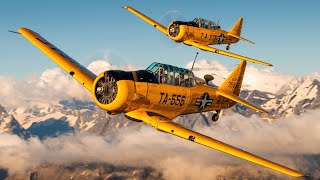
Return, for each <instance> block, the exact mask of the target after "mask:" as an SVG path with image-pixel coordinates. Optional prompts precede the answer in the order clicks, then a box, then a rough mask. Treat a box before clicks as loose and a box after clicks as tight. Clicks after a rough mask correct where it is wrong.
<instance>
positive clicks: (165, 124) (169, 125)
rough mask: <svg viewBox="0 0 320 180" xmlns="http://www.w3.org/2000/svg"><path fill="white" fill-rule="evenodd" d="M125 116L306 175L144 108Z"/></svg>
mask: <svg viewBox="0 0 320 180" xmlns="http://www.w3.org/2000/svg"><path fill="white" fill-rule="evenodd" d="M126 116H129V117H130V118H133V119H137V120H142V121H143V122H145V123H146V124H148V125H150V126H152V127H154V128H155V129H157V130H159V131H163V132H166V133H169V134H172V135H175V136H178V137H181V138H183V139H187V140H189V141H192V142H195V143H198V144H201V145H204V146H207V147H209V148H213V149H216V150H218V151H221V152H224V153H227V154H230V155H233V156H236V157H238V158H241V159H245V160H247V161H251V162H253V163H256V164H259V165H261V166H265V167H268V168H270V169H273V170H276V171H279V172H282V173H284V174H287V175H290V176H294V177H303V176H306V175H304V174H302V173H300V172H298V171H295V170H293V169H290V168H287V167H285V166H282V165H280V164H277V163H274V162H272V161H269V160H267V159H264V158H261V157H258V156H256V155H254V154H251V153H248V152H246V151H243V150H241V149H238V148H236V147H233V146H231V145H228V144H225V143H223V142H221V141H218V140H215V139H213V138H210V137H208V136H205V135H202V134H200V133H197V132H195V131H192V130H189V129H186V128H184V127H182V126H181V125H179V124H177V123H174V122H172V121H171V120H169V119H166V118H164V117H160V116H149V115H148V114H147V113H146V112H145V111H144V110H141V109H138V110H135V111H131V112H128V113H126Z"/></svg>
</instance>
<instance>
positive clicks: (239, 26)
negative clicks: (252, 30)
mask: <svg viewBox="0 0 320 180" xmlns="http://www.w3.org/2000/svg"><path fill="white" fill-rule="evenodd" d="M242 22H243V18H242V17H241V18H239V19H238V21H237V22H236V23H235V24H234V26H233V27H232V28H231V29H230V31H229V34H232V35H235V36H238V37H240V34H241V29H242Z"/></svg>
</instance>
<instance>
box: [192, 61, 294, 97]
mask: <svg viewBox="0 0 320 180" xmlns="http://www.w3.org/2000/svg"><path fill="white" fill-rule="evenodd" d="M191 66H192V62H189V63H188V64H187V65H186V67H187V68H190V67H191ZM233 68H234V67H233ZM232 70H233V69H232V68H227V67H226V66H224V65H222V64H221V63H220V62H218V61H208V60H205V59H202V60H199V61H197V62H196V63H195V65H194V73H195V75H197V76H198V77H201V78H202V77H203V76H204V75H205V74H212V73H214V74H213V76H214V77H215V79H214V80H213V83H214V84H217V85H220V84H221V83H222V82H223V81H224V79H223V78H227V77H228V76H229V74H230V73H231V72H232ZM294 78H296V76H293V75H290V74H284V73H281V72H277V71H275V70H274V69H273V68H270V67H265V68H261V69H259V68H257V67H255V66H253V65H251V64H250V63H248V64H247V68H246V72H245V76H244V80H243V86H242V89H248V90H259V91H265V92H270V93H277V92H278V90H279V89H280V88H281V87H282V86H283V85H284V84H285V83H287V82H289V81H291V80H292V79H294Z"/></svg>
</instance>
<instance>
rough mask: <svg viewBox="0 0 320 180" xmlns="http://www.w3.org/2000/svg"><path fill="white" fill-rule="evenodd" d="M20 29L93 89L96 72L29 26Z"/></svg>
mask: <svg viewBox="0 0 320 180" xmlns="http://www.w3.org/2000/svg"><path fill="white" fill-rule="evenodd" d="M18 31H19V33H20V34H22V36H24V37H25V38H26V39H27V40H29V41H30V42H31V43H32V44H33V45H35V46H36V47H37V48H39V49H40V50H41V51H42V52H43V53H44V54H46V55H47V56H49V57H50V58H51V59H52V60H53V61H54V62H55V63H57V64H58V65H59V66H60V67H61V68H62V69H64V70H65V71H66V72H67V73H69V74H70V75H71V76H72V77H73V78H74V79H76V80H77V81H78V82H79V83H80V84H81V85H83V86H84V87H85V88H87V89H88V90H89V91H90V92H91V91H92V86H93V81H94V80H95V78H96V75H95V74H94V73H92V72H91V71H89V70H88V69H87V68H85V67H84V66H82V65H81V64H79V63H78V62H77V61H75V60H74V59H72V58H71V57H70V56H68V55H67V54H66V53H64V52H62V51H61V50H60V49H58V48H57V47H56V46H54V45H53V44H51V43H50V42H49V41H47V40H46V39H44V38H43V37H41V36H40V35H39V34H38V33H36V32H33V31H31V30H30V29H27V28H19V29H18Z"/></svg>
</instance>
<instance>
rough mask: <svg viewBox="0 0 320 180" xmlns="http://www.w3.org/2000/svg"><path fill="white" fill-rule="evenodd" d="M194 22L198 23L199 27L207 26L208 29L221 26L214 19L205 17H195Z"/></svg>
mask: <svg viewBox="0 0 320 180" xmlns="http://www.w3.org/2000/svg"><path fill="white" fill-rule="evenodd" d="M192 22H195V23H197V25H198V27H202V28H206V29H219V28H220V26H218V24H217V23H215V22H213V21H209V20H206V19H203V18H194V20H193V21H192Z"/></svg>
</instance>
